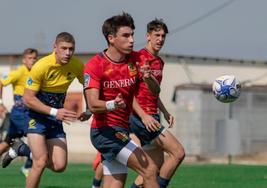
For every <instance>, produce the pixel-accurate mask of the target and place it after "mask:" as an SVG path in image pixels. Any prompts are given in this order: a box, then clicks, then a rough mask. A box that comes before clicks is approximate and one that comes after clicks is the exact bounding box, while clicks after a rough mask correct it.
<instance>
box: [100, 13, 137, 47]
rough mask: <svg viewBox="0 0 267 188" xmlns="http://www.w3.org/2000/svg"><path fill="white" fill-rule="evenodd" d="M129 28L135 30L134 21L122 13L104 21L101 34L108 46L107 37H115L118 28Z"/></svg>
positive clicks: (128, 15)
mask: <svg viewBox="0 0 267 188" xmlns="http://www.w3.org/2000/svg"><path fill="white" fill-rule="evenodd" d="M125 26H126V27H130V28H131V29H133V30H134V29H135V26H134V20H133V18H132V16H131V15H130V14H128V13H126V12H123V13H122V14H120V15H116V16H112V17H110V18H108V19H107V20H105V22H104V23H103V25H102V33H103V35H104V37H105V39H106V40H107V42H108V44H109V41H108V35H114V36H115V35H116V33H117V31H118V29H119V28H120V27H125Z"/></svg>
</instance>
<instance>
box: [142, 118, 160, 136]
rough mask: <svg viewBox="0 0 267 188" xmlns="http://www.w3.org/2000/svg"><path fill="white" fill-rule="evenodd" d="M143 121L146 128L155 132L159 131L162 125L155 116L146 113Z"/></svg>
mask: <svg viewBox="0 0 267 188" xmlns="http://www.w3.org/2000/svg"><path fill="white" fill-rule="evenodd" d="M141 119H142V122H143V123H144V125H145V126H146V129H147V130H148V131H149V132H155V131H158V130H159V129H160V127H161V125H160V123H159V122H158V121H157V120H156V119H155V118H153V117H152V116H150V115H148V114H146V115H144V116H142V118H141Z"/></svg>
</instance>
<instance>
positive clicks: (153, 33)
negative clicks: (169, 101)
mask: <svg viewBox="0 0 267 188" xmlns="http://www.w3.org/2000/svg"><path fill="white" fill-rule="evenodd" d="M167 33H168V28H167V26H166V24H165V23H164V22H163V21H162V20H159V19H155V20H153V21H151V22H149V23H148V24H147V35H146V37H147V44H146V46H145V48H144V49H141V50H140V51H139V53H140V54H141V57H142V58H143V59H145V60H146V61H148V62H149V65H150V69H151V72H152V75H153V76H154V77H155V78H156V79H157V81H158V83H159V84H160V83H161V81H162V72H163V66H164V62H163V60H162V59H161V58H160V57H159V56H158V53H159V51H160V49H161V48H162V46H163V45H164V42H165V38H166V34H167ZM143 62H144V61H140V63H141V65H142V63H143ZM133 108H134V112H133V114H132V115H131V116H130V128H131V132H133V133H134V134H135V135H136V136H137V137H138V139H139V140H140V144H141V146H143V149H144V150H145V151H146V152H147V153H148V154H149V156H150V157H151V158H152V159H153V160H154V162H155V163H156V164H157V165H158V167H159V169H160V173H159V176H158V183H159V185H160V188H165V187H167V185H168V184H169V181H170V179H171V177H172V176H173V175H174V173H175V171H176V169H177V167H178V166H179V165H180V164H181V162H182V161H183V159H184V156H185V152H184V149H183V147H182V145H181V144H180V142H179V141H178V140H177V139H176V138H175V137H174V136H173V135H172V134H171V133H170V132H169V131H168V130H166V129H164V127H163V126H161V125H160V116H159V112H158V109H159V110H160V111H161V112H162V113H163V115H164V118H165V119H166V121H167V122H168V123H169V127H172V126H173V123H174V118H173V116H172V115H171V114H170V113H169V112H168V111H167V110H166V108H165V106H164V105H163V103H162V101H161V99H160V98H159V95H153V94H151V92H150V91H149V90H148V88H147V86H146V84H145V83H144V82H142V81H141V82H140V83H139V87H138V91H137V92H136V94H135V98H134V102H133ZM133 139H134V138H133ZM134 140H135V139H134ZM163 151H165V152H166V153H167V154H168V158H167V159H166V160H165V161H164V160H163V157H164V154H163ZM140 179H142V177H141V176H140V175H139V177H138V178H137V179H136V181H135V183H134V184H133V185H132V188H137V187H139V185H140V184H142V180H141V181H140Z"/></svg>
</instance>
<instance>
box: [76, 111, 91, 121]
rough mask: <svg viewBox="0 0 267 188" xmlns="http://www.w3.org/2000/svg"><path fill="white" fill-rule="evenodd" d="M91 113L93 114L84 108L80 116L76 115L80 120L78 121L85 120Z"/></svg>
mask: <svg viewBox="0 0 267 188" xmlns="http://www.w3.org/2000/svg"><path fill="white" fill-rule="evenodd" d="M92 115H93V114H92V113H91V112H90V111H89V110H86V111H85V112H82V113H81V114H80V116H79V117H78V120H80V121H87V120H88V119H90V117H91V116H92Z"/></svg>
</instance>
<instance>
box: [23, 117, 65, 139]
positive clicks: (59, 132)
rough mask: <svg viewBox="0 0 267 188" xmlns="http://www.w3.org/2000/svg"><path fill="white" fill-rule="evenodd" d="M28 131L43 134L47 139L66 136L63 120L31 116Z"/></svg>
mask: <svg viewBox="0 0 267 188" xmlns="http://www.w3.org/2000/svg"><path fill="white" fill-rule="evenodd" d="M27 133H36V134H41V135H44V136H45V137H46V139H52V138H66V133H65V132H64V129H63V124H62V121H59V120H51V119H44V118H42V117H40V118H36V116H35V118H34V119H33V118H31V119H30V121H29V126H28V130H27Z"/></svg>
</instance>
